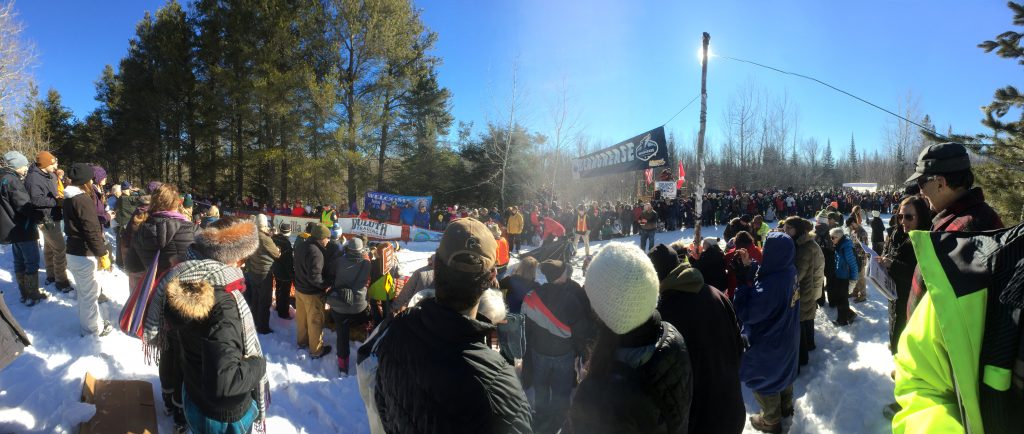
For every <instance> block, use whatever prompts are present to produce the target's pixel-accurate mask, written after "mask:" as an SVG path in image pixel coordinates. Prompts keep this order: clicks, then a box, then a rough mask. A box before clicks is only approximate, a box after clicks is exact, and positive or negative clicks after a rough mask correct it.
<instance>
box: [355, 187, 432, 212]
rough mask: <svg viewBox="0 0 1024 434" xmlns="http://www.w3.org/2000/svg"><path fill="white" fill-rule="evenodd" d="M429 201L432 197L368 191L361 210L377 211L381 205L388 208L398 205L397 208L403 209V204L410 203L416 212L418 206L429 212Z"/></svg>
mask: <svg viewBox="0 0 1024 434" xmlns="http://www.w3.org/2000/svg"><path fill="white" fill-rule="evenodd" d="M431 201H433V196H399V195H397V194H391V193H378V192H376V191H368V192H366V196H365V198H364V200H363V207H364V208H363V209H364V210H378V209H380V206H381V205H388V206H390V205H391V204H392V203H398V206H399V207H401V208H405V204H407V203H411V204H412V207H413V208H414V209H417V210H418V209H420V206H425V207H426V208H427V211H430V203H431ZM371 215H372V214H371Z"/></svg>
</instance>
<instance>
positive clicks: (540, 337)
mask: <svg viewBox="0 0 1024 434" xmlns="http://www.w3.org/2000/svg"><path fill="white" fill-rule="evenodd" d="M580 292H582V290H581V289H580V286H579V284H578V283H576V282H573V281H569V282H566V283H563V284H553V283H545V284H544V285H541V287H540V288H538V289H537V290H536V291H534V292H532V293H530V294H527V295H526V298H525V299H524V301H523V305H522V313H523V314H524V315H526V341H527V342H529V345H527V347H526V349H527V350H528V351H530V352H535V353H538V354H541V355H545V356H552V357H553V356H563V355H566V354H575V355H584V354H586V348H587V346H588V345H589V343H590V342H591V340H592V339H593V336H594V323H593V321H592V320H591V317H590V309H589V307H590V306H589V305H586V304H584V303H583V302H582V300H580V297H579V296H578V294H579V293H580ZM548 313H550V314H551V315H553V316H554V318H552V317H551V316H548V315H547V314H548ZM524 370H526V371H529V364H527V366H525V367H524ZM525 375H526V376H527V377H530V374H529V372H527V373H526V374H525Z"/></svg>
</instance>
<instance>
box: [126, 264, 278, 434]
mask: <svg viewBox="0 0 1024 434" xmlns="http://www.w3.org/2000/svg"><path fill="white" fill-rule="evenodd" d="M189 253H193V254H192V255H189V256H190V260H188V261H185V262H182V263H180V264H178V265H176V266H175V267H174V268H172V269H170V270H169V271H168V272H167V274H165V275H164V277H163V278H162V279H160V283H159V284H158V285H157V288H156V292H155V293H154V294H153V298H152V299H151V300H150V307H149V309H147V312H146V323H145V331H144V332H143V335H142V341H143V345H144V353H145V359H146V363H147V364H150V365H152V364H159V362H160V353H161V351H163V350H166V349H167V340H166V339H165V336H166V333H167V331H168V329H167V326H166V324H165V323H164V309H166V305H167V286H168V285H169V284H170V282H172V281H174V280H179V281H183V282H196V281H206V282H208V283H210V284H211V285H213V286H214V287H215V288H217V289H222V290H224V291H225V292H227V293H229V294H231V296H232V297H234V299H235V303H236V304H237V305H238V313H239V317H240V320H241V322H242V339H243V341H244V342H245V346H244V353H243V354H244V355H245V356H246V357H263V349H262V347H261V346H260V341H259V339H258V335H257V334H256V326H255V323H254V322H253V319H252V312H251V311H250V310H249V305H248V304H247V303H246V302H245V299H244V298H243V295H242V293H243V292H244V290H245V278H244V276H243V274H242V270H241V269H240V268H237V267H231V266H228V265H225V264H223V263H221V262H218V261H214V260H211V259H195V258H196V255H195V254H194V252H192V251H191V250H190V252H189ZM268 404H270V382H269V381H268V379H267V376H266V374H264V375H263V378H262V379H261V380H260V384H259V386H258V387H257V389H256V406H257V408H258V409H259V414H258V415H257V419H256V430H257V431H258V432H261V433H262V432H266V414H267V405H268Z"/></svg>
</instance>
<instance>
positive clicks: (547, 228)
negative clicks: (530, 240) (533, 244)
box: [541, 217, 565, 240]
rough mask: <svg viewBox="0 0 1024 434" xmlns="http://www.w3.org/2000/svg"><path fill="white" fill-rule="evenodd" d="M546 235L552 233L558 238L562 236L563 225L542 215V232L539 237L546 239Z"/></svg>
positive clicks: (563, 234) (563, 233) (563, 231)
mask: <svg viewBox="0 0 1024 434" xmlns="http://www.w3.org/2000/svg"><path fill="white" fill-rule="evenodd" d="M548 235H554V236H556V237H559V238H561V237H564V236H565V227H564V226H562V224H561V223H558V222H557V221H555V219H553V218H551V217H544V234H543V235H542V236H541V239H544V240H546V239H547V238H548Z"/></svg>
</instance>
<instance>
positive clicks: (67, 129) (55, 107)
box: [43, 89, 90, 163]
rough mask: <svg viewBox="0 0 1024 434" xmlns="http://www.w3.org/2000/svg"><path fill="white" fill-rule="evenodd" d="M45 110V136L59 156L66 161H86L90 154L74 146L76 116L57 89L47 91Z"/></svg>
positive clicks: (44, 103)
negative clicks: (73, 135) (73, 136)
mask: <svg viewBox="0 0 1024 434" xmlns="http://www.w3.org/2000/svg"><path fill="white" fill-rule="evenodd" d="M43 110H45V111H46V130H45V133H44V134H45V137H46V141H47V142H48V143H49V145H50V148H51V150H53V151H54V152H55V153H56V154H57V155H58V158H60V159H63V160H64V161H66V162H69V163H70V162H84V161H86V159H87V158H88V157H90V156H89V155H84V153H81V152H79V151H78V150H77V149H75V148H74V144H75V143H74V140H73V138H72V131H73V128H74V124H75V116H74V114H72V113H71V110H70V109H68V108H67V107H65V106H64V102H63V101H62V100H61V97H60V93H59V92H57V90H56V89H50V90H49V91H47V92H46V100H45V101H44V102H43Z"/></svg>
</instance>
